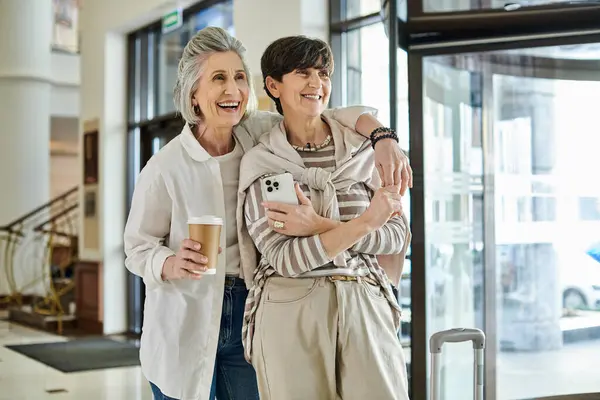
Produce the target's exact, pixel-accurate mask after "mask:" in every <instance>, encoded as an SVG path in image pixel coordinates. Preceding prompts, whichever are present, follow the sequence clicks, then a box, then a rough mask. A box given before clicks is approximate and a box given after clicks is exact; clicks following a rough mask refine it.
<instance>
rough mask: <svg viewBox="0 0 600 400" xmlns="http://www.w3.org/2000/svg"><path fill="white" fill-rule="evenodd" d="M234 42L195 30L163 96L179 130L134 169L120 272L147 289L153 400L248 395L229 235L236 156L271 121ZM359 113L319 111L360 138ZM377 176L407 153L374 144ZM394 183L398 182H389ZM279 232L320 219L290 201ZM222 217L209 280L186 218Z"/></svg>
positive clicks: (146, 351) (390, 173) (146, 362)
mask: <svg viewBox="0 0 600 400" xmlns="http://www.w3.org/2000/svg"><path fill="white" fill-rule="evenodd" d="M244 53H245V49H244V47H243V45H242V43H241V42H240V41H239V40H237V39H236V38H234V37H231V36H230V35H229V34H228V33H227V32H226V31H224V30H223V29H220V28H215V27H209V28H205V29H203V30H201V31H199V32H198V33H197V34H196V35H195V36H194V37H193V38H192V39H191V40H190V41H189V43H188V44H187V45H186V47H185V49H184V51H183V55H182V58H181V61H180V63H179V69H178V76H177V83H176V86H175V91H174V100H175V104H176V107H177V109H178V110H179V112H180V113H181V115H182V117H183V119H184V120H185V126H184V127H183V129H182V131H181V134H180V135H179V136H178V137H176V138H175V139H174V140H172V141H171V142H170V143H168V144H167V145H166V146H165V147H164V148H163V149H161V150H160V151H159V152H158V153H157V154H156V155H154V157H152V159H150V161H148V163H147V164H146V166H145V167H144V168H143V170H142V172H141V173H140V175H139V177H138V181H137V184H136V187H135V191H134V194H133V200H132V204H131V210H130V213H129V218H128V220H127V226H126V228H125V252H126V255H127V259H126V266H127V268H128V269H129V270H130V271H131V272H132V273H134V274H136V275H139V276H141V277H142V278H143V279H144V283H145V285H146V301H145V309H144V326H143V333H142V339H141V348H140V360H141V364H142V371H143V373H144V375H145V377H146V378H147V379H148V380H149V381H150V382H151V386H152V390H153V393H154V396H155V398H156V399H160V400H162V399H214V398H215V396H216V397H217V398H218V399H219V400H227V399H258V390H257V384H256V375H255V372H254V369H253V368H252V366H251V365H250V364H248V363H247V362H246V360H245V359H244V350H243V346H242V341H241V331H242V321H243V313H244V304H245V301H246V297H247V294H248V291H247V285H246V283H245V282H244V280H243V278H246V281H247V282H251V280H250V279H248V278H249V277H244V276H243V273H242V271H240V251H239V246H238V232H237V229H236V208H237V195H238V194H237V191H238V179H239V172H240V171H239V168H240V161H241V158H242V156H243V155H244V154H245V153H246V152H247V151H249V150H250V149H251V148H252V147H254V146H255V144H256V143H257V141H258V138H259V136H260V135H261V134H262V133H264V132H267V131H269V130H270V129H271V128H272V127H273V126H274V125H275V124H276V123H278V122H279V121H280V120H281V117H279V116H277V115H275V114H272V113H268V112H257V111H254V110H253V108H254V93H253V90H252V85H251V75H250V72H249V70H248V67H247V65H246V61H245V59H244ZM368 111H369V110H367V109H365V108H364V107H350V108H345V109H337V110H333V111H332V110H329V111H326V114H327V115H328V117H329V118H331V119H335V120H337V121H338V122H339V123H341V124H342V125H344V126H348V127H349V128H351V129H352V130H356V131H358V132H360V133H361V134H364V135H368V134H369V133H370V132H371V131H372V130H373V129H375V128H377V127H378V126H380V124H379V123H378V122H377V120H376V119H375V118H374V117H373V116H372V115H370V114H369V112H368ZM379 149H380V151H379V152H378V153H377V155H376V160H375V162H376V163H377V166H378V168H380V169H381V171H384V174H385V176H386V177H387V179H388V180H389V181H390V182H392V181H398V180H400V177H401V173H403V174H405V178H404V179H403V181H404V183H405V184H406V183H407V182H408V179H410V167H409V166H408V162H407V159H406V157H405V156H404V154H403V153H402V152H400V151H399V150H398V149H396V148H395V146H389V147H386V146H379ZM396 183H397V182H396ZM297 211H298V212H296V213H291V214H290V215H289V216H288V218H287V220H286V229H285V231H286V232H285V233H286V235H290V236H303V235H312V234H314V233H316V232H318V231H319V230H320V229H322V225H323V224H324V223H325V222H324V220H323V218H321V217H319V216H317V215H316V213H315V212H314V210H312V211H311V210H306V209H305V208H301V207H300V206H298V208H297ZM203 215H214V216H218V217H221V218H222V219H223V220H224V226H223V230H222V234H221V240H220V245H221V248H222V249H223V255H224V256H223V255H221V256H219V258H218V265H217V273H216V274H215V275H206V276H203V274H202V272H204V271H206V263H207V259H206V257H205V256H204V255H203V249H202V248H201V246H200V244H199V243H197V242H194V241H192V240H190V239H189V238H188V236H189V235H188V226H187V220H188V218H189V217H197V216H203Z"/></svg>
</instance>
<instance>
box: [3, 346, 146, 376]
mask: <svg viewBox="0 0 600 400" xmlns="http://www.w3.org/2000/svg"><path fill="white" fill-rule="evenodd" d="M5 347H6V348H7V349H11V350H13V351H16V352H17V353H20V354H23V355H24V356H27V357H29V358H32V359H34V360H36V361H39V362H41V363H43V364H46V365H48V366H49V367H52V368H55V369H57V370H59V371H62V372H82V371H91V370H98V369H107V368H117V367H131V366H136V365H140V360H139V348H138V347H137V346H136V343H135V341H125V342H119V341H116V340H112V339H108V338H93V339H76V340H71V341H68V342H58V343H37V344H24V345H12V346H5Z"/></svg>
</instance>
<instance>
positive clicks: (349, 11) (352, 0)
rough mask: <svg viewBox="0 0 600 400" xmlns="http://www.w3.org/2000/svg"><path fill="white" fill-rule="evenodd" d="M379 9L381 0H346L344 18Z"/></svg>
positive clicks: (371, 12)
mask: <svg viewBox="0 0 600 400" xmlns="http://www.w3.org/2000/svg"><path fill="white" fill-rule="evenodd" d="M379 11H381V0H347V1H346V19H352V18H356V17H360V16H362V15H369V14H373V13H376V12H379Z"/></svg>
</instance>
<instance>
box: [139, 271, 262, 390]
mask: <svg viewBox="0 0 600 400" xmlns="http://www.w3.org/2000/svg"><path fill="white" fill-rule="evenodd" d="M246 296H248V291H247V290H246V285H245V284H244V281H243V280H242V279H239V278H231V277H226V278H225V293H224V296H223V313H222V315H221V331H220V332H219V344H218V346H217V358H216V361H215V371H214V374H213V382H212V386H211V389H210V398H209V400H214V399H215V397H216V398H217V399H218V400H258V387H257V385H256V373H255V372H254V368H253V367H252V365H250V364H248V362H246V359H245V358H244V347H243V346H242V322H243V318H244V307H245V304H246ZM150 386H151V387H152V393H153V394H154V400H177V399H173V398H171V397H167V396H165V395H163V394H162V392H161V391H160V389H159V388H158V387H157V386H156V385H154V384H153V383H152V382H150Z"/></svg>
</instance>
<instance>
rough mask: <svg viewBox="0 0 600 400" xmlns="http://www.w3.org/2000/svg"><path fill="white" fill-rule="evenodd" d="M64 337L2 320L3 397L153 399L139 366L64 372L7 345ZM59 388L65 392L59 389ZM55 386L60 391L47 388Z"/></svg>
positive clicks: (0, 395) (0, 391) (0, 382)
mask: <svg viewBox="0 0 600 400" xmlns="http://www.w3.org/2000/svg"><path fill="white" fill-rule="evenodd" d="M63 340H66V339H65V338H64V337H60V336H56V335H51V334H47V333H43V332H38V331H35V330H32V329H28V328H24V327H22V326H19V325H15V324H10V323H8V322H6V321H0V400H43V399H49V400H67V399H69V400H71V399H72V400H75V399H76V400H142V399H143V400H151V399H152V392H151V391H150V387H149V386H148V383H147V381H146V379H145V378H144V377H143V375H142V372H141V370H140V368H139V367H131V368H115V369H109V370H102V371H91V372H80V373H70V374H64V373H62V372H60V371H57V370H55V369H53V368H50V367H47V366H45V365H44V364H41V363H39V362H37V361H34V360H31V359H29V358H27V357H25V356H22V355H21V354H18V353H15V352H13V351H11V350H8V349H6V348H5V347H4V346H5V345H9V344H25V343H43V342H57V341H63ZM60 389H64V390H66V392H59V391H58V390H60ZM53 390H57V392H56V393H53V394H51V393H48V392H47V391H53Z"/></svg>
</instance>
